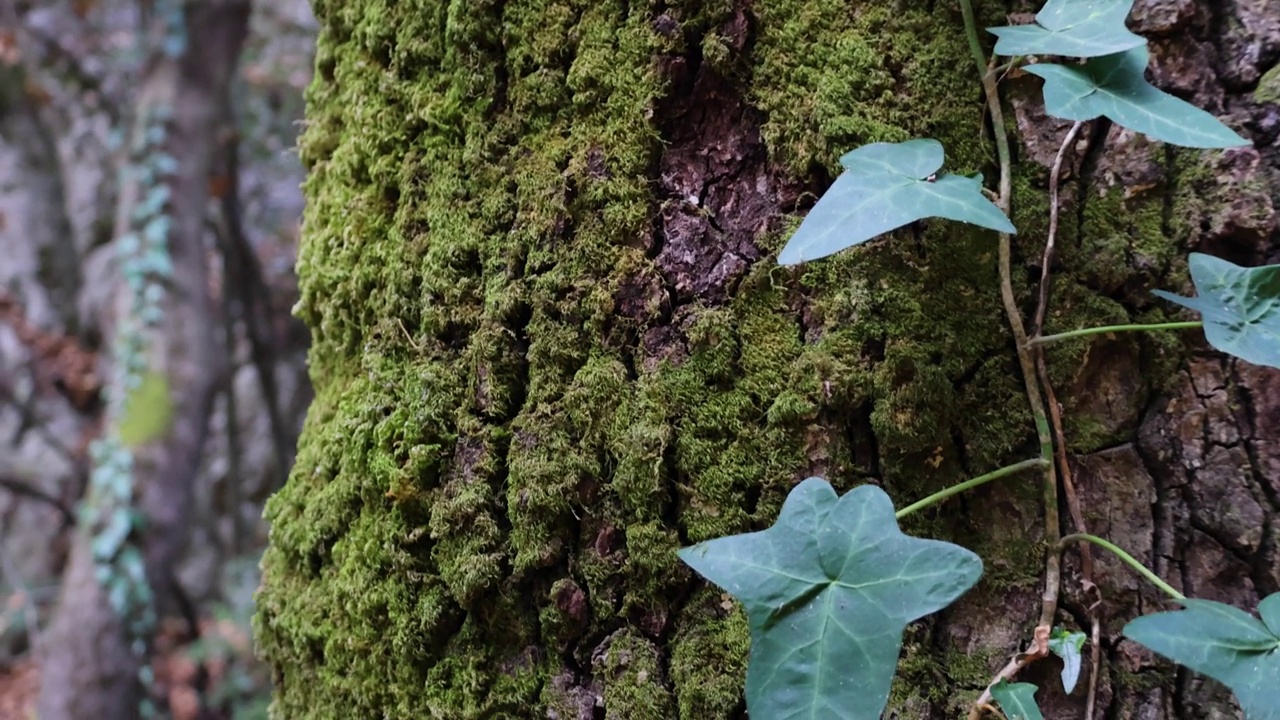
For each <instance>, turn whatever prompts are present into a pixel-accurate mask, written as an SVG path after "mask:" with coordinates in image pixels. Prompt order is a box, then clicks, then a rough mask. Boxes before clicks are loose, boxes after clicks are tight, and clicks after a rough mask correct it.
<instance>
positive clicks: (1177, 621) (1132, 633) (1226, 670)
mask: <svg viewBox="0 0 1280 720" xmlns="http://www.w3.org/2000/svg"><path fill="white" fill-rule="evenodd" d="M1180 602H1182V604H1183V605H1184V606H1185V607H1186V609H1185V610H1177V611H1173V612H1162V613H1156V614H1154V615H1147V616H1144V617H1140V618H1137V619H1136V620H1133V621H1131V622H1130V623H1129V624H1128V625H1125V627H1124V635H1125V637H1127V638H1129V639H1130V640H1133V641H1134V642H1137V643H1141V644H1142V645H1145V646H1146V647H1148V648H1150V649H1151V650H1153V651H1155V652H1156V653H1159V654H1160V655H1163V656H1164V657H1166V658H1168V659H1170V660H1172V661H1174V662H1176V663H1178V664H1180V665H1185V666H1187V667H1188V668H1191V669H1192V670H1195V671H1196V672H1198V673H1200V674H1202V675H1206V676H1208V677H1211V678H1213V679H1214V680H1217V681H1218V682H1220V683H1222V684H1223V685H1226V686H1227V687H1229V688H1231V691H1232V692H1234V693H1235V695H1236V699H1237V700H1239V701H1240V707H1242V708H1243V709H1244V714H1245V717H1246V718H1248V720H1280V682H1277V679H1278V678H1280V634H1277V633H1276V631H1275V629H1274V628H1272V627H1271V626H1270V625H1271V624H1275V623H1276V621H1277V620H1280V593H1276V594H1273V595H1270V596H1268V597H1267V598H1266V599H1264V600H1263V601H1262V603H1261V604H1259V606H1258V612H1259V614H1261V615H1262V617H1263V618H1265V619H1266V623H1264V622H1260V621H1259V620H1258V619H1257V618H1255V617H1253V616H1252V615H1250V614H1249V613H1247V612H1245V611H1243V610H1240V609H1238V608H1235V607H1232V606H1230V605H1226V604H1223V603H1219V602H1213V601H1211V600H1192V599H1186V600H1182V601H1180Z"/></svg>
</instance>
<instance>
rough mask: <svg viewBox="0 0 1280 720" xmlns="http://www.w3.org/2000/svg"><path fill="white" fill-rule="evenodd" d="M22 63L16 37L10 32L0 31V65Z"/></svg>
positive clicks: (15, 34)
mask: <svg viewBox="0 0 1280 720" xmlns="http://www.w3.org/2000/svg"><path fill="white" fill-rule="evenodd" d="M21 61H22V51H21V50H19V49H18V35H17V33H15V32H14V31H12V30H0V63H3V64H5V65H17V64H18V63H19V62H21Z"/></svg>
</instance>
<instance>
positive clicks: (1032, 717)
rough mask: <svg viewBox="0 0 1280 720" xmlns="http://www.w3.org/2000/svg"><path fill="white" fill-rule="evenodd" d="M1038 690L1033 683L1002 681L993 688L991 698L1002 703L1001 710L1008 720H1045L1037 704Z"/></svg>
mask: <svg viewBox="0 0 1280 720" xmlns="http://www.w3.org/2000/svg"><path fill="white" fill-rule="evenodd" d="M1036 690H1037V688H1036V686H1035V685H1032V684H1031V683H1011V682H1009V681H1008V680H1001V681H1000V682H998V683H996V684H995V685H993V686H992V687H991V697H993V698H995V699H996V702H998V703H1000V709H1001V710H1003V711H1004V716H1005V717H1006V718H1008V720H1044V715H1041V714H1040V706H1039V705H1037V704H1036Z"/></svg>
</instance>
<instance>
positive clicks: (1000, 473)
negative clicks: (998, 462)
mask: <svg viewBox="0 0 1280 720" xmlns="http://www.w3.org/2000/svg"><path fill="white" fill-rule="evenodd" d="M1044 465H1045V462H1044V459H1043V458H1032V459H1031V460H1023V461H1022V462H1020V463H1014V464H1013V465H1006V466H1004V467H1002V468H1000V469H999V470H992V471H991V472H989V473H987V474H986V475H979V476H978V477H976V478H972V479H969V480H965V481H964V482H962V483H957V484H955V485H952V486H951V487H948V488H943V489H942V490H939V491H938V492H936V493H934V494H932V495H930V496H928V497H926V498H924V499H921V500H917V501H915V502H913V503H911V504H910V505H908V506H906V507H904V508H902V509H901V510H899V511H898V512H896V513H894V516H895V517H897V518H898V519H902V518H904V517H906V516H908V515H910V514H911V513H913V512H915V511H917V510H923V509H925V508H927V507H929V506H930V505H936V504H938V503H940V502H942V501H943V500H946V499H947V498H949V497H951V496H952V495H959V494H960V493H962V492H964V491H966V490H972V489H973V488H976V487H978V486H979V485H986V484H987V483H989V482H991V481H992V480H999V479H1000V478H1002V477H1008V476H1009V475H1013V474H1014V473H1019V472H1022V471H1023V470H1029V469H1030V468H1039V467H1044Z"/></svg>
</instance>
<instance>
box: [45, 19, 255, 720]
mask: <svg viewBox="0 0 1280 720" xmlns="http://www.w3.org/2000/svg"><path fill="white" fill-rule="evenodd" d="M249 9H250V5H249V2H248V0H216V1H211V2H201V3H189V4H188V7H187V14H186V28H185V32H186V36H187V37H188V38H189V40H188V41H187V42H188V43H189V50H188V51H187V52H186V53H184V54H182V55H181V56H178V57H168V56H160V55H157V57H156V58H154V60H153V62H152V63H151V64H150V67H149V68H148V69H149V72H148V74H147V76H146V78H145V80H144V83H143V85H142V87H141V89H140V93H139V100H138V108H137V110H136V113H137V117H138V118H140V120H139V122H138V125H137V127H135V128H134V129H133V132H134V133H135V134H139V135H140V134H142V133H145V132H147V126H146V125H144V124H143V123H142V120H145V119H146V118H148V117H150V116H151V113H152V112H153V111H154V110H155V109H156V108H157V107H161V108H165V109H166V110H167V111H168V112H169V113H170V114H169V115H168V117H172V121H171V122H169V123H167V124H166V132H167V140H166V143H165V148H164V149H165V151H166V152H168V153H169V154H171V156H172V157H173V159H174V161H175V166H176V169H175V170H174V171H173V173H172V177H171V178H170V179H169V180H168V181H167V182H168V185H169V189H170V191H171V197H172V201H171V202H170V203H169V209H168V214H169V217H170V219H171V226H172V230H171V231H170V232H169V237H168V243H167V245H168V248H167V249H168V254H169V256H170V258H171V261H172V268H173V270H172V276H171V278H170V283H169V287H168V288H167V289H168V293H169V295H168V297H167V298H166V300H165V301H164V316H163V319H162V320H161V321H160V322H159V323H157V325H156V326H155V327H153V328H149V329H147V330H146V332H148V333H149V335H150V338H149V341H148V344H149V347H148V349H147V352H146V354H147V359H146V362H147V368H148V372H153V373H159V374H161V375H162V377H163V378H164V380H163V382H164V384H163V387H164V388H165V389H164V390H163V391H162V392H164V393H165V395H166V398H165V400H166V402H168V403H169V404H170V406H171V408H172V412H171V415H170V422H169V425H168V427H167V429H166V430H165V431H163V432H162V433H161V434H160V436H159V437H154V438H150V439H149V440H147V441H146V442H144V443H139V444H137V445H135V446H134V447H131V448H130V450H131V452H132V453H133V478H132V479H133V483H134V487H135V495H136V506H135V507H136V509H137V511H138V512H139V513H140V514H141V515H142V517H143V518H145V522H146V526H145V530H144V531H142V532H141V533H139V534H140V535H141V538H140V546H141V550H142V552H143V554H144V556H145V564H146V571H147V578H146V582H147V583H148V584H149V585H150V589H151V593H152V596H153V597H154V598H155V602H156V604H157V606H158V608H159V609H160V610H161V611H162V612H163V611H169V612H172V611H173V610H175V609H176V608H177V607H178V601H177V600H176V596H177V594H178V593H179V592H180V589H179V586H178V583H177V580H176V576H175V571H176V565H177V562H178V560H179V558H180V553H181V551H182V549H183V546H184V544H185V542H186V540H187V533H186V531H187V530H188V529H189V523H190V521H191V515H192V495H193V488H194V485H195V477H196V474H197V471H198V468H199V463H200V458H201V453H202V451H203V448H204V441H205V437H206V435H207V430H208V422H209V415H210V412H211V411H212V405H213V399H214V392H215V390H216V389H217V387H218V384H219V379H220V377H221V375H222V373H223V372H225V371H226V368H225V364H224V360H223V357H222V355H220V353H219V348H218V342H217V335H216V329H217V322H216V315H215V313H214V311H213V308H212V307H210V297H209V295H210V293H209V278H208V273H207V267H206V265H207V264H208V262H209V256H208V252H207V248H206V247H205V244H204V242H203V241H204V238H205V222H206V217H207V210H208V203H209V191H208V186H209V175H210V169H211V167H212V166H213V162H214V154H215V151H216V150H217V149H218V145H219V142H218V135H217V133H215V132H214V129H215V127H216V125H217V123H218V122H219V121H220V120H221V119H222V118H224V117H225V113H224V112H223V105H224V104H225V103H226V102H227V89H228V85H229V83H230V82H231V78H232V74H233V72H234V70H235V68H236V63H237V61H238V59H239V56H240V46H241V44H242V42H243V40H244V36H245V32H246V29H247V23H248V18H249ZM137 175H140V173H138V172H136V170H135V171H134V174H133V176H132V177H135V178H136V176H137ZM146 190H147V188H145V187H143V186H142V183H141V181H139V180H136V179H135V181H133V182H130V183H129V184H127V185H126V186H125V187H124V189H123V192H122V193H121V200H120V209H119V212H118V214H117V228H116V237H117V238H119V237H121V236H123V235H124V234H125V233H127V232H130V231H131V230H132V229H133V228H132V225H133V224H134V223H135V220H134V218H133V217H132V216H133V213H134V208H135V205H136V204H137V203H138V202H140V195H141V194H142V193H143V192H145V191H146ZM118 276H119V277H118V283H119V286H118V287H119V289H118V291H117V292H118V294H119V296H120V298H123V297H124V296H125V295H126V294H127V290H125V289H124V288H125V287H126V283H125V281H126V279H127V278H125V277H123V273H118ZM116 307H117V308H121V309H122V310H121V311H122V312H137V309H136V308H134V307H131V302H130V301H129V300H121V299H117V303H116ZM113 320H114V319H113ZM108 328H109V329H110V330H114V328H115V322H114V321H113V322H111V323H110V324H109V325H108ZM108 336H109V337H110V334H108ZM111 392H115V393H121V392H128V390H126V389H124V388H113V389H112V390H111ZM153 412H156V413H160V412H161V411H160V410H155V411H153ZM113 419H114V418H113ZM94 502H95V499H94V498H93V497H90V498H89V499H88V503H89V504H90V505H91V506H92V504H93V503H94ZM93 532H94V528H92V527H84V528H80V530H79V532H77V533H76V534H75V538H74V540H73V541H72V548H71V553H70V558H69V561H68V565H67V569H66V571H65V573H64V576H63V581H62V586H61V588H60V593H59V598H58V607H57V611H56V615H55V617H54V621H53V623H52V625H51V626H50V628H49V631H48V635H47V637H46V638H45V640H46V642H45V643H44V647H42V648H40V650H41V651H42V654H43V657H42V662H41V674H42V677H41V688H40V699H39V705H38V711H39V716H40V717H41V718H43V719H44V720H80V719H81V718H87V717H95V718H100V719H101V720H130V719H131V718H137V717H139V716H140V710H139V708H140V702H141V700H142V698H143V697H145V696H146V694H148V693H149V692H151V691H154V688H153V687H148V685H150V683H148V684H143V683H140V682H139V671H140V670H141V669H142V668H143V667H144V665H146V664H147V654H146V653H145V652H144V653H140V652H138V650H137V649H136V648H135V647H134V646H135V644H136V643H141V644H142V645H143V646H144V647H145V646H146V645H147V643H148V641H149V638H137V637H134V636H132V635H133V633H131V632H128V631H126V624H127V623H128V622H129V621H130V619H129V618H126V619H124V620H123V621H122V618H121V617H120V611H119V609H118V608H113V607H112V605H111V604H110V603H109V602H108V598H107V592H106V590H105V589H104V587H103V580H102V579H101V578H99V577H96V571H97V570H98V568H99V566H98V565H97V564H96V563H95V560H94V558H93V555H92V550H91V548H92V541H93V537H92V533H93Z"/></svg>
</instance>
